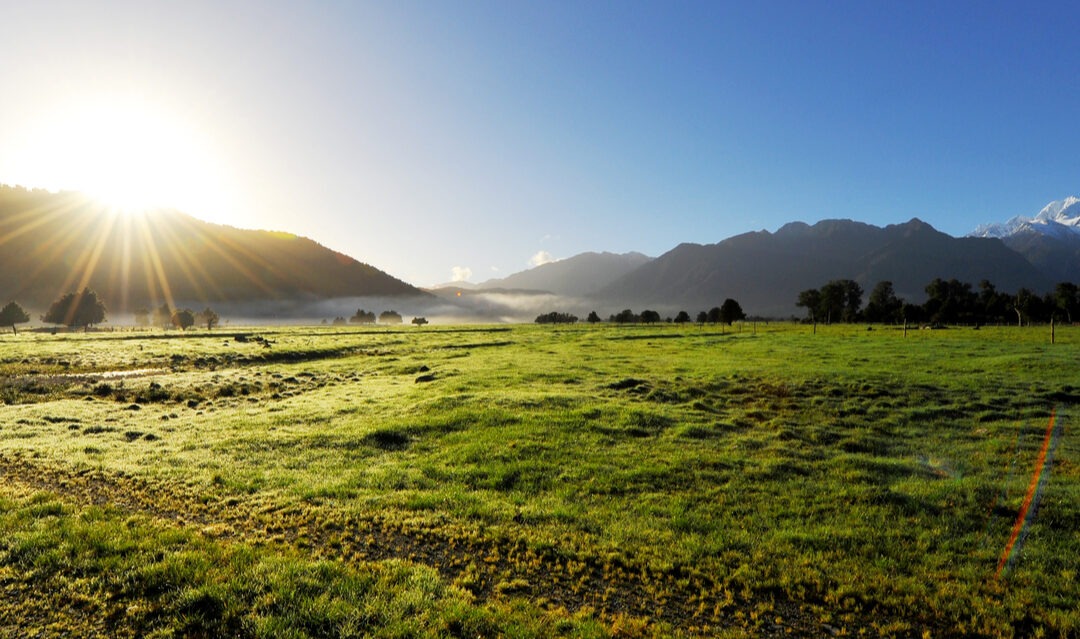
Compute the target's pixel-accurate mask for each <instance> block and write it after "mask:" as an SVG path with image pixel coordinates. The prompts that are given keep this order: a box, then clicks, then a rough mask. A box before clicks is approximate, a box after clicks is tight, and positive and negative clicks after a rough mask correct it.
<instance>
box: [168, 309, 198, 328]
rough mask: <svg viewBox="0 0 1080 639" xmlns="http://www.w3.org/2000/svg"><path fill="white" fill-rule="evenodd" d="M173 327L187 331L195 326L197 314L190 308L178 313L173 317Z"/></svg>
mask: <svg viewBox="0 0 1080 639" xmlns="http://www.w3.org/2000/svg"><path fill="white" fill-rule="evenodd" d="M172 325H173V326H175V327H176V328H179V329H180V330H182V331H186V330H187V329H189V328H191V327H192V326H194V325H195V313H192V312H191V309H189V308H185V309H183V310H181V311H176V312H175V313H173V316H172Z"/></svg>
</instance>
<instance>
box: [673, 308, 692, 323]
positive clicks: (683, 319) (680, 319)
mask: <svg viewBox="0 0 1080 639" xmlns="http://www.w3.org/2000/svg"><path fill="white" fill-rule="evenodd" d="M689 321H690V313H687V312H686V311H679V314H678V315H676V316H675V323H676V324H685V323H687V322H689Z"/></svg>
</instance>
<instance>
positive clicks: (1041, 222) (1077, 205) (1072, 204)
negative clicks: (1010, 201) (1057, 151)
mask: <svg viewBox="0 0 1080 639" xmlns="http://www.w3.org/2000/svg"><path fill="white" fill-rule="evenodd" d="M1024 231H1034V232H1036V233H1040V234H1042V235H1049V236H1051V237H1056V238H1061V239H1065V238H1069V237H1071V236H1074V235H1076V236H1080V198H1078V197H1073V196H1070V197H1067V198H1065V199H1064V200H1058V201H1056V202H1051V203H1049V204H1047V205H1046V206H1044V207H1043V210H1041V211H1039V214H1038V215H1036V216H1035V217H1026V216H1023V215H1017V216H1016V217H1013V218H1011V219H1009V220H1008V221H1007V222H1004V223H995V224H982V225H980V226H978V227H977V228H976V229H975V230H974V231H972V232H971V234H970V237H996V238H1000V239H1005V238H1008V237H1011V236H1013V235H1016V234H1018V233H1021V232H1024Z"/></svg>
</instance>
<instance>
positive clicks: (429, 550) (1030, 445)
mask: <svg viewBox="0 0 1080 639" xmlns="http://www.w3.org/2000/svg"><path fill="white" fill-rule="evenodd" d="M1078 357H1080V328H1072V327H1069V328H1060V327H1059V328H1058V330H1057V343H1056V344H1054V345H1051V344H1050V343H1049V329H1048V328H1047V329H1043V328H1030V329H1028V328H1025V329H1018V328H992V329H983V330H978V331H976V330H971V329H958V328H957V329H947V330H935V331H914V330H913V331H911V332H909V333H908V335H907V337H906V338H905V337H904V335H903V333H902V332H901V331H900V330H896V329H891V328H881V327H879V328H876V330H872V331H868V330H867V329H866V327H865V326H858V327H854V326H845V327H836V326H834V327H818V331H817V333H816V334H812V333H811V330H810V328H809V327H805V326H793V325H790V324H772V325H764V324H758V325H757V326H756V328H754V327H752V326H751V325H750V324H746V325H745V326H743V327H741V329H740V328H739V327H734V328H733V327H727V328H725V329H721V328H719V327H704V328H700V327H697V326H689V327H676V326H670V325H661V326H633V327H616V326H597V327H590V326H572V327H562V326H560V327H551V326H544V327H539V326H513V327H504V326H495V327H468V326H463V327H444V328H443V327H427V328H424V329H396V330H388V329H375V328H369V329H362V328H329V327H323V328H281V329H232V330H219V331H214V332H212V333H207V332H205V331H204V332H193V333H190V334H186V335H180V334H175V333H170V334H164V333H160V332H157V333H153V332H145V333H138V332H136V333H132V332H114V333H101V334H95V333H91V334H81V333H72V334H59V335H55V336H54V335H47V334H27V333H20V334H19V335H18V336H12V335H10V334H9V335H4V336H0V403H2V405H0V590H2V595H0V635H4V636H10V635H18V636H39V637H53V636H56V637H59V636H102V637H105V636H108V637H112V636H133V637H134V636H154V637H172V636H193V637H198V636H242V637H248V636H252V637H255V636H259V637H261V636H267V637H305V636H313V637H339V636H341V637H344V636H383V637H412V636H460V637H477V636H484V637H487V636H511V637H547V636H581V637H606V636H828V635H847V636H859V635H867V636H914V637H924V636H933V637H938V636H991V637H1010V636H1062V637H1065V636H1068V637H1075V636H1077V635H1080V611H1078V610H1080V584H1078V582H1077V570H1078V567H1080V532H1078V531H1080V469H1078V467H1077V455H1078V453H1080V445H1078V444H1077V443H1076V441H1075V435H1076V429H1075V427H1074V413H1075V410H1076V409H1074V405H1075V404H1077V403H1078V400H1080V366H1078V365H1077V364H1078ZM1052 416H1053V417H1052ZM1052 420H1053V421H1052ZM1048 434H1050V435H1051V436H1050V437H1049V438H1048ZM1042 462H1045V464H1043V463H1042ZM1043 465H1045V467H1046V470H1045V471H1044V472H1042V473H1041V475H1039V474H1038V470H1039V469H1040V468H1041V467H1042V466H1043ZM1039 479H1041V481H1033V480H1039ZM1036 488H1037V490H1035V489H1036ZM1029 489H1031V490H1029ZM1029 493H1031V494H1029ZM1026 507H1027V508H1028V510H1029V512H1028V518H1027V521H1026V523H1025V524H1024V525H1023V526H1022V528H1020V527H1018V526H1017V525H1016V522H1017V518H1018V513H1020V512H1021V511H1022V510H1023V509H1025V508H1026ZM1010 544H1012V545H1013V546H1014V547H1013V549H1012V552H1011V553H1010V554H1009V557H1008V561H1006V562H1005V563H1004V565H1002V558H1003V554H1004V553H1005V551H1006V549H1007V548H1008V547H1009V546H1010ZM999 566H1000V567H999Z"/></svg>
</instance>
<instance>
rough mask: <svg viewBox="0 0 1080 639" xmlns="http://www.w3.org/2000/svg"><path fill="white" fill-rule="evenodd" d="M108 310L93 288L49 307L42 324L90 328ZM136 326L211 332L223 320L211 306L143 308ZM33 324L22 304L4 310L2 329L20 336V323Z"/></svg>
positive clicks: (0, 315) (137, 313) (1, 312)
mask: <svg viewBox="0 0 1080 639" xmlns="http://www.w3.org/2000/svg"><path fill="white" fill-rule="evenodd" d="M107 313H108V311H107V309H106V308H105V302H104V301H103V300H102V299H101V298H100V297H98V294H97V293H96V292H95V291H94V290H93V289H91V288H89V287H84V288H83V290H81V291H77V292H71V293H66V294H64V295H62V296H61V297H60V298H59V299H57V300H56V301H55V302H53V303H52V304H51V305H50V306H49V310H48V311H46V312H45V314H44V315H42V316H41V321H42V322H45V323H46V324H57V325H61V326H67V327H68V328H83V329H89V328H91V327H93V326H97V325H98V324H101V323H103V322H105V321H106V316H107ZM134 315H135V324H136V325H137V326H143V327H145V326H150V325H151V324H152V325H154V326H158V327H161V328H179V329H180V330H187V329H189V328H191V327H192V326H194V325H195V324H196V323H198V324H199V325H205V326H206V330H211V329H213V328H214V327H215V326H217V325H218V323H219V322H220V321H221V318H220V317H219V316H218V314H217V312H215V311H214V310H213V309H212V308H210V307H209V306H208V307H206V308H205V309H203V310H201V311H198V312H196V311H193V310H191V309H189V308H183V309H176V308H172V307H171V306H169V305H168V304H162V305H161V306H160V307H158V308H156V309H154V310H152V311H151V310H150V308H149V307H146V306H143V307H140V308H137V309H135V313H134ZM29 321H30V315H29V313H27V312H26V310H25V309H24V308H23V307H22V306H20V305H19V303H18V302H14V301H12V302H9V303H8V304H7V305H6V306H4V308H3V309H0V326H10V327H11V330H12V331H13V332H15V333H16V334H17V333H18V331H17V330H16V328H15V326H16V324H25V323H26V322H29Z"/></svg>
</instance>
